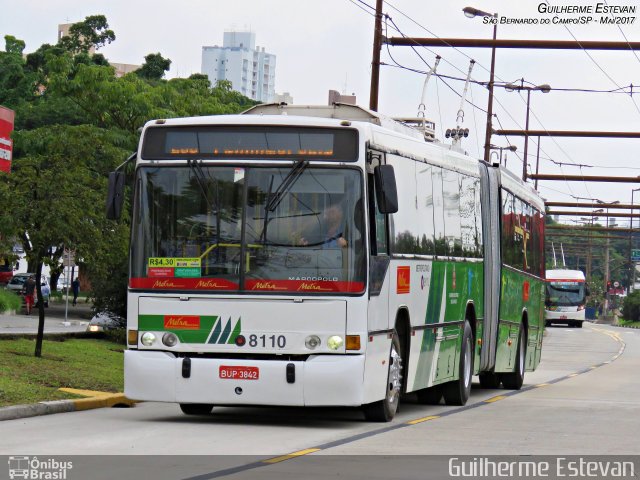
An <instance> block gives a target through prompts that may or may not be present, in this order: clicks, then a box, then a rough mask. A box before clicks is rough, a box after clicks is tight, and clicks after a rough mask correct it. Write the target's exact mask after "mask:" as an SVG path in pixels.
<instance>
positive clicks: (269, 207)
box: [260, 159, 309, 243]
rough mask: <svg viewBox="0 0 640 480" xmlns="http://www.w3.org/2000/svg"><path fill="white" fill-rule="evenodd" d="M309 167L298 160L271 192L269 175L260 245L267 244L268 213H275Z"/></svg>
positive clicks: (305, 162)
mask: <svg viewBox="0 0 640 480" xmlns="http://www.w3.org/2000/svg"><path fill="white" fill-rule="evenodd" d="M308 165H309V162H308V161H306V160H302V159H301V160H298V161H296V163H295V165H294V166H293V167H291V170H289V172H288V173H287V175H286V176H285V177H284V179H283V180H282V183H281V184H280V185H278V188H276V191H275V192H273V193H271V192H272V189H273V175H271V181H270V182H269V191H267V199H266V201H265V205H264V220H263V224H262V232H261V233H260V243H266V242H267V226H268V225H269V212H273V211H275V209H276V208H278V205H280V202H282V199H283V198H284V195H285V194H286V193H287V192H288V191H289V190H290V189H291V187H292V186H293V184H294V183H296V182H297V181H298V178H300V175H302V172H304V170H305V168H307V166H308Z"/></svg>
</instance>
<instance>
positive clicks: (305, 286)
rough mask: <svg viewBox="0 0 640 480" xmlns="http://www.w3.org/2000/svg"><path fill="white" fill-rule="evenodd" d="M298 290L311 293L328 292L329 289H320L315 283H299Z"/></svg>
mask: <svg viewBox="0 0 640 480" xmlns="http://www.w3.org/2000/svg"><path fill="white" fill-rule="evenodd" d="M298 290H303V291H307V292H308V291H313V292H330V291H331V289H330V288H324V287H321V286H320V285H318V284H317V283H305V282H303V283H301V284H300V286H299V287H298Z"/></svg>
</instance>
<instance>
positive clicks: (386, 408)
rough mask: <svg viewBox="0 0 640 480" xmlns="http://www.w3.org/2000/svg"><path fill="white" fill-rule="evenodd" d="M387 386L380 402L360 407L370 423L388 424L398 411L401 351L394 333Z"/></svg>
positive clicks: (400, 388)
mask: <svg viewBox="0 0 640 480" xmlns="http://www.w3.org/2000/svg"><path fill="white" fill-rule="evenodd" d="M388 363H389V369H388V370H387V384H386V389H385V395H384V398H383V399H382V400H378V401H377V402H373V403H368V404H366V405H363V406H362V410H363V411H364V417H365V418H366V419H367V420H368V421H370V422H390V421H391V420H392V419H393V417H394V416H395V414H396V412H397V411H398V403H399V402H400V391H401V390H402V351H401V350H400V340H399V339H398V335H397V333H396V332H395V331H394V333H393V337H392V339H391V348H390V350H389V362H388Z"/></svg>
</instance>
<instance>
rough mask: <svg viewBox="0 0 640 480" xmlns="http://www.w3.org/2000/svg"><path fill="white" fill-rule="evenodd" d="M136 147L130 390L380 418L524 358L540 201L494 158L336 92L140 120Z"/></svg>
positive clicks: (518, 367) (207, 405)
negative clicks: (353, 411)
mask: <svg viewBox="0 0 640 480" xmlns="http://www.w3.org/2000/svg"><path fill="white" fill-rule="evenodd" d="M135 160H136V168H135V180H134V182H133V184H134V192H133V213H132V232H131V252H130V255H131V260H130V261H131V264H130V281H129V293H128V320H127V322H128V323H127V329H128V349H127V350H126V352H125V394H126V395H127V397H129V398H132V399H136V400H149V401H160V402H175V403H178V404H180V407H181V409H182V411H183V412H184V413H186V414H207V413H209V412H210V411H211V409H212V408H213V406H214V405H287V406H362V407H363V410H364V412H365V415H366V417H367V418H368V419H370V420H376V421H389V420H391V419H392V418H393V416H394V414H395V413H396V410H397V407H398V402H399V401H400V396H401V395H402V394H404V393H409V392H416V393H417V398H418V401H420V402H422V403H430V404H435V403H439V402H441V401H442V399H443V398H444V402H445V403H446V404H448V405H462V404H465V403H466V401H467V399H468V398H469V394H470V389H471V382H472V376H473V375H476V374H478V375H479V378H480V384H481V386H483V387H485V388H497V387H499V386H500V385H501V384H502V385H503V386H504V387H505V388H510V389H518V388H520V387H521V386H522V383H523V377H524V374H525V371H530V370H533V369H535V368H536V366H537V365H538V362H539V360H540V353H541V348H542V333H543V328H544V257H543V255H544V253H543V252H544V216H543V212H544V205H543V202H542V200H541V199H540V198H539V196H538V195H537V194H536V192H535V191H534V190H533V189H531V188H530V187H529V186H528V185H526V184H524V183H523V182H521V181H520V180H519V179H517V178H516V177H515V176H514V175H512V174H511V173H509V172H508V171H506V170H504V169H502V168H500V167H498V166H491V165H488V164H486V163H484V162H481V161H478V160H475V159H473V158H471V157H469V156H467V155H465V154H464V153H463V152H461V151H459V150H458V149H456V148H453V147H451V146H448V145H444V144H441V143H438V142H434V141H426V140H425V135H423V133H422V132H420V131H418V130H416V129H413V128H411V127H408V126H407V125H404V124H401V123H399V122H396V121H393V120H391V119H386V118H384V117H382V116H380V115H378V114H377V113H375V112H370V111H367V110H364V109H362V108H359V107H355V106H350V105H341V104H337V105H333V106H327V107H301V106H284V105H260V106H257V107H254V108H252V109H250V110H249V111H247V112H245V114H243V115H225V116H211V117H198V118H179V119H168V120H155V121H150V122H148V123H147V124H146V125H145V127H144V129H143V131H142V136H141V142H140V146H139V149H138V152H137V158H136V159H135ZM123 175H124V174H123V173H122V172H120V171H119V172H114V173H112V174H111V176H110V195H109V199H108V208H107V213H108V216H109V217H110V218H114V217H117V216H118V215H119V211H120V210H121V208H122V198H123V195H124V193H123V190H124V187H123V185H124V178H123Z"/></svg>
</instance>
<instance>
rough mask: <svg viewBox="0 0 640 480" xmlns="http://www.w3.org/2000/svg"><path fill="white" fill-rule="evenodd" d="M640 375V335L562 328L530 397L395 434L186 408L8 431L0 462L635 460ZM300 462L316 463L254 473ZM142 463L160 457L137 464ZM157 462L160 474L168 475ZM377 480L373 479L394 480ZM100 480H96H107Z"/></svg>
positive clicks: (346, 423) (390, 428) (264, 412)
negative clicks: (88, 458)
mask: <svg viewBox="0 0 640 480" xmlns="http://www.w3.org/2000/svg"><path fill="white" fill-rule="evenodd" d="M639 370H640V330H631V329H622V328H616V327H609V326H604V325H591V324H585V326H584V328H582V329H576V328H567V327H561V326H557V327H551V328H548V329H547V335H546V337H545V341H544V347H543V358H542V362H541V364H540V367H539V368H538V370H537V371H536V372H533V373H527V375H526V377H525V387H524V388H523V390H521V391H520V392H511V391H508V390H502V389H500V390H485V389H481V388H479V385H474V389H473V391H472V395H471V398H470V400H469V403H468V404H467V406H466V407H447V406H444V405H440V406H423V405H418V404H417V403H415V402H414V401H413V400H412V398H411V397H408V398H407V399H405V402H404V403H403V404H401V411H400V413H399V414H398V415H397V417H396V419H395V420H394V421H393V422H392V423H390V424H375V423H367V422H365V421H364V419H363V417H362V415H361V413H360V411H359V410H356V409H344V408H342V409H340V408H337V409H291V408H233V407H218V408H215V409H214V411H213V414H212V415H210V416H207V417H188V416H185V415H183V414H182V413H181V412H180V410H179V408H178V406H177V405H172V404H166V405H165V404H159V403H143V404H139V405H138V406H136V407H135V408H132V409H101V410H92V411H85V412H74V413H65V414H58V415H50V416H47V417H36V418H27V419H22V420H12V421H5V422H2V424H1V425H0V426H1V430H2V432H3V435H1V436H0V454H5V455H26V454H37V455H39V456H42V455H79V454H81V455H97V454H109V455H151V454H153V455H245V457H224V459H221V457H217V460H216V462H215V466H214V465H212V464H211V461H207V460H206V459H207V458H210V457H192V458H194V459H199V460H198V461H196V460H194V461H191V462H188V463H189V469H188V472H189V475H191V474H195V473H200V474H201V473H209V475H205V476H203V477H198V478H215V477H216V476H217V475H215V474H214V475H211V474H210V473H211V472H215V471H221V470H222V472H221V473H224V472H225V470H224V469H225V468H227V467H233V466H236V467H238V473H237V474H235V475H233V476H232V477H230V478H245V477H246V478H271V477H272V476H273V478H278V475H280V474H281V473H282V472H280V471H279V470H278V468H277V466H278V465H284V463H286V464H290V463H296V462H299V463H298V464H297V465H298V467H297V468H298V469H300V468H301V466H302V465H305V463H304V461H306V462H309V461H310V460H309V459H314V461H315V462H321V459H320V458H319V457H321V456H323V455H332V456H333V455H339V456H344V455H348V456H349V457H331V458H333V459H334V460H333V461H332V463H334V464H335V463H336V460H335V459H336V458H342V459H343V460H341V462H339V463H341V464H342V463H344V462H345V461H346V460H344V459H345V458H352V459H355V458H360V457H355V456H354V455H376V456H380V455H396V454H399V455H425V454H429V455H436V454H442V455H452V454H455V455H491V454H501V455H506V454H509V455H557V454H562V455H572V454H575V455H587V454H593V455H596V454H600V455H603V454H609V455H623V454H630V455H633V454H636V455H637V454H638V453H640V443H639V442H638V426H639V425H640V421H638V419H639V418H640V382H638V381H637V372H638V371H639ZM315 449H317V450H315ZM293 452H299V453H302V454H307V453H310V455H306V456H305V457H304V459H303V460H304V461H303V460H302V459H297V460H295V461H294V462H284V463H281V462H278V463H276V464H268V463H262V462H260V461H259V462H258V463H256V464H253V463H252V462H254V460H256V459H258V460H265V459H268V458H272V457H277V456H281V455H285V454H290V453H293ZM144 458H151V457H139V460H138V461H142V462H144ZM153 458H155V459H156V461H155V463H154V465H155V467H158V465H164V463H163V462H162V461H161V460H157V459H158V458H159V457H153ZM167 458H171V457H167ZM182 458H183V459H184V458H185V457H182ZM369 458H371V457H369ZM278 460H281V459H278ZM96 461H97V462H98V463H101V462H103V461H102V460H101V459H97V460H96ZM132 461H133V460H132ZM127 462H128V461H127V460H123V461H122V462H120V464H121V465H120V466H124V465H127ZM165 463H167V462H166V461H165ZM182 463H183V462H181V461H178V460H175V459H174V461H173V462H168V465H167V466H166V467H163V468H162V469H161V471H162V473H164V474H166V475H168V476H166V477H164V476H163V475H160V474H159V475H157V478H184V477H185V476H189V475H187V474H186V472H187V470H179V469H177V467H176V466H177V465H179V464H182ZM374 463H375V462H374ZM169 464H170V465H173V469H172V468H171V466H170V465H169ZM247 464H248V465H249V467H247V466H246V465H247ZM243 465H244V466H243ZM252 465H253V466H252ZM350 465H351V466H350ZM111 466H112V468H113V467H114V465H113V462H112V464H111ZM149 468H151V467H149ZM289 468H293V469H294V470H295V468H296V467H294V466H292V467H289ZM345 468H346V471H351V470H350V468H351V469H352V468H354V465H353V464H347V465H346V466H345ZM421 468H422V467H421V466H420V465H419V464H418V465H417V466H416V467H415V469H413V470H412V469H408V470H407V471H406V472H410V471H414V470H415V472H416V473H418V474H419V473H420V472H423V470H421ZM357 470H358V472H359V473H360V474H361V475H362V474H363V471H364V470H363V469H362V468H361V467H357ZM235 471H236V470H232V471H226V473H232V472H235ZM376 471H377V472H378V473H380V472H381V470H378V469H374V471H373V472H369V473H367V475H368V477H367V478H386V477H385V476H384V475H383V474H382V473H380V476H377V475H376ZM382 471H383V470H382ZM96 472H97V471H94V473H95V474H96V476H95V478H107V477H106V476H105V477H102V476H100V475H101V474H100V475H99V474H98V473H96ZM178 472H180V473H178ZM276 472H279V473H278V474H277V475H276ZM110 474H113V472H112V471H111V473H110ZM174 474H175V475H174ZM300 474H301V472H300V471H298V475H300ZM252 475H253V476H252ZM407 475H408V473H407ZM285 476H286V475H285ZM92 478H94V477H92ZM112 478H113V477H112ZM281 478H284V477H281ZM291 478H294V477H291ZM346 478H348V477H346ZM398 478H404V477H398ZM406 478H413V477H410V476H407V477H406ZM422 478H434V477H431V476H429V477H422Z"/></svg>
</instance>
